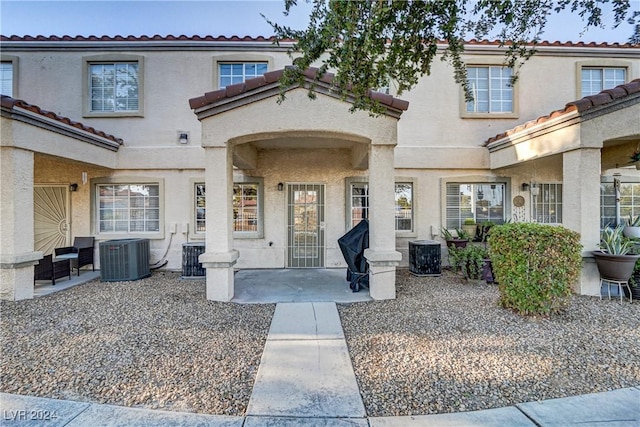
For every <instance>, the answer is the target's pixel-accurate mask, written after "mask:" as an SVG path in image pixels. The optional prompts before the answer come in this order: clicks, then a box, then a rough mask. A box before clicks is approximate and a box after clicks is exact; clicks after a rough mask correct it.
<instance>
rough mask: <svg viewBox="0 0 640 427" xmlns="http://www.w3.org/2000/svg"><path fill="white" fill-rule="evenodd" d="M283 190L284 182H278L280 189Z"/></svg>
mask: <svg viewBox="0 0 640 427" xmlns="http://www.w3.org/2000/svg"><path fill="white" fill-rule="evenodd" d="M282 190H284V184H283V183H281V182H279V183H278V191H282Z"/></svg>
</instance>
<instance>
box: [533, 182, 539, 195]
mask: <svg viewBox="0 0 640 427" xmlns="http://www.w3.org/2000/svg"><path fill="white" fill-rule="evenodd" d="M538 194H540V187H538V184H536V183H532V184H531V195H532V196H533V197H537V196H538Z"/></svg>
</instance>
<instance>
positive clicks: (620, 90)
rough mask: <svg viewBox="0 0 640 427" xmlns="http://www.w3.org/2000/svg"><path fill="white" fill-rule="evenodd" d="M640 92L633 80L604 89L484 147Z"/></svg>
mask: <svg viewBox="0 0 640 427" xmlns="http://www.w3.org/2000/svg"><path fill="white" fill-rule="evenodd" d="M639 92H640V79H635V80H632V81H630V82H629V83H627V84H623V85H620V86H616V87H614V88H613V89H605V90H603V91H602V92H600V93H597V94H595V95H589V96H585V97H584V98H582V99H578V100H577V101H571V102H569V103H567V104H566V105H565V107H564V108H563V109H561V110H555V111H552V112H551V113H550V114H547V115H546V116H541V117H538V118H537V119H535V120H531V121H529V122H526V123H524V124H522V125H520V126H516V127H515V128H513V129H510V130H507V131H505V132H502V133H500V134H498V135H496V136H494V137H492V138H489V139H488V140H487V141H486V142H485V143H484V146H487V145H489V144H491V143H492V142H496V141H499V140H501V139H503V138H506V137H508V136H511V135H514V134H516V133H518V132H521V131H523V130H525V129H528V128H530V127H532V126H535V125H538V124H541V123H544V122H546V121H549V120H551V119H555V118H556V117H559V116H562V115H563V114H567V113H570V112H573V111H577V112H578V113H582V112H584V111H586V110H588V109H590V108H594V107H599V106H601V105H606V104H608V103H610V102H613V101H615V100H617V99H620V98H624V97H626V96H629V95H632V94H634V93H639Z"/></svg>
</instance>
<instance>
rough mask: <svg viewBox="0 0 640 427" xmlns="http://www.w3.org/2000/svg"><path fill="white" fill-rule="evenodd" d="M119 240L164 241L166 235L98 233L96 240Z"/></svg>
mask: <svg viewBox="0 0 640 427" xmlns="http://www.w3.org/2000/svg"><path fill="white" fill-rule="evenodd" d="M117 239H149V240H162V239H164V233H102V234H100V233H98V234H96V240H117Z"/></svg>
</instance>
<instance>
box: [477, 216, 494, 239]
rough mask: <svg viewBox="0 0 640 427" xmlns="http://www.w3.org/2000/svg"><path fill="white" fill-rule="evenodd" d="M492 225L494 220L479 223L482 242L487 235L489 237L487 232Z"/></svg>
mask: <svg viewBox="0 0 640 427" xmlns="http://www.w3.org/2000/svg"><path fill="white" fill-rule="evenodd" d="M494 225H496V224H495V223H494V222H491V221H484V222H483V223H482V224H480V227H479V229H480V240H481V241H483V242H486V241H487V237H489V232H490V231H491V227H493V226H494Z"/></svg>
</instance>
